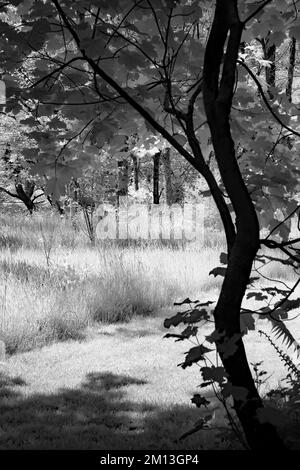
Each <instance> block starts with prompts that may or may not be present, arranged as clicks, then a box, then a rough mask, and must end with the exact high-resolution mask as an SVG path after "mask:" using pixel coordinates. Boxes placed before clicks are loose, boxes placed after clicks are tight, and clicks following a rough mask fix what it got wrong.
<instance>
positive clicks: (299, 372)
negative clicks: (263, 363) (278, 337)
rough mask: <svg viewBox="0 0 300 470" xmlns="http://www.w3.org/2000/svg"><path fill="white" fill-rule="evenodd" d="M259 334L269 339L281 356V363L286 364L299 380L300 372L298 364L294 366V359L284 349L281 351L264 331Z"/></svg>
mask: <svg viewBox="0 0 300 470" xmlns="http://www.w3.org/2000/svg"><path fill="white" fill-rule="evenodd" d="M258 333H259V334H260V335H263V336H265V338H267V340H268V341H269V343H270V344H271V345H272V346H273V348H274V349H275V351H276V352H277V354H278V355H279V357H280V359H281V361H282V362H283V363H284V364H285V366H286V367H287V369H288V371H289V372H290V373H292V374H293V375H294V376H295V377H296V378H297V379H298V380H299V379H300V370H299V369H298V367H297V366H296V364H294V362H293V361H292V359H291V358H290V356H289V355H288V354H286V353H285V352H284V351H283V350H282V349H280V348H279V347H278V346H277V345H276V344H275V343H274V341H273V340H272V338H271V337H270V336H269V335H268V334H267V333H265V332H264V331H261V330H259V331H258Z"/></svg>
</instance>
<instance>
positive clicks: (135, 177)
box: [132, 155, 140, 191]
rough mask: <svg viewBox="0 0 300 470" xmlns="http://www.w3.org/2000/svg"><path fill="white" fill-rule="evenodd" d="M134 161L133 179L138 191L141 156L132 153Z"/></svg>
mask: <svg viewBox="0 0 300 470" xmlns="http://www.w3.org/2000/svg"><path fill="white" fill-rule="evenodd" d="M132 163H133V181H134V189H135V190H136V191H138V190H139V166H140V162H139V158H138V157H137V156H136V155H132Z"/></svg>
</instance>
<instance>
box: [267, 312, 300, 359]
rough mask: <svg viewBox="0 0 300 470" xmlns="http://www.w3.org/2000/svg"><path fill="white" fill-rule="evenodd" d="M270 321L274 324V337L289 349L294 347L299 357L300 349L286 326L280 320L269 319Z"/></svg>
mask: <svg viewBox="0 0 300 470" xmlns="http://www.w3.org/2000/svg"><path fill="white" fill-rule="evenodd" d="M269 320H270V321H271V323H272V333H274V336H275V338H276V339H280V340H281V341H282V344H284V345H286V346H287V347H288V348H290V347H292V346H293V347H294V348H295V352H296V353H297V357H299V355H300V347H299V344H298V342H297V341H296V339H295V338H294V336H293V335H292V333H291V332H290V330H289V329H288V327H287V326H286V324H285V323H284V322H283V321H282V320H279V319H276V320H274V319H272V318H269Z"/></svg>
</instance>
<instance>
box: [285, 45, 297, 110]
mask: <svg viewBox="0 0 300 470" xmlns="http://www.w3.org/2000/svg"><path fill="white" fill-rule="evenodd" d="M295 59H296V38H291V39H290V57H289V68H288V81H287V86H286V95H287V97H288V99H289V102H290V103H291V102H292V99H293V81H294V71H295Z"/></svg>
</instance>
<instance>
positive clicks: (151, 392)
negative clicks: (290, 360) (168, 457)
mask: <svg viewBox="0 0 300 470" xmlns="http://www.w3.org/2000/svg"><path fill="white" fill-rule="evenodd" d="M163 318H164V316H159V317H157V318H151V319H150V318H148V319H138V320H133V321H132V322H131V323H128V324H117V325H104V326H99V327H98V328H97V329H93V330H91V331H90V332H88V334H87V337H86V338H85V339H83V340H82V341H72V342H67V343H58V344H53V345H51V346H47V347H44V348H42V349H40V350H34V351H31V352H28V353H22V354H17V355H15V356H12V357H10V358H8V359H7V361H6V362H5V364H2V365H1V371H2V374H1V389H0V408H1V409H0V416H1V423H0V448H1V449H12V448H13V449H32V448H33V449H39V448H43V449H45V448H50V449H75V448H76V449H78V448H79V449H80V448H84V449H90V448H96V449H111V450H112V449H128V448H129V449H130V448H132V449H139V448H141V449H165V450H167V449H201V447H203V448H215V446H216V443H215V440H214V431H201V432H200V433H198V434H197V435H194V436H192V437H189V438H188V439H186V440H185V441H183V442H182V441H181V442H178V437H179V436H180V435H181V434H182V433H183V432H185V431H187V430H188V429H189V428H190V427H191V426H192V424H193V423H194V422H195V421H196V420H197V419H199V417H200V416H201V413H203V412H202V411H199V410H198V409H197V408H195V406H194V405H192V404H191V402H190V399H191V397H192V395H193V393H194V392H197V391H198V392H199V389H197V385H198V384H199V383H200V382H201V374H200V372H198V371H197V368H196V366H194V367H191V368H187V369H186V370H182V368H180V367H176V365H177V364H178V363H180V362H182V360H183V357H184V356H183V353H184V352H185V351H187V350H188V349H189V347H188V344H187V343H181V342H176V343H174V342H173V341H172V340H170V339H162V338H163V335H164V334H165V332H166V330H165V329H164V328H163V326H162V323H163ZM208 333H209V329H207V331H206V332H204V334H208ZM247 343H248V350H249V354H250V360H252V361H256V360H264V361H265V362H264V366H265V368H266V369H267V370H269V372H271V373H272V374H273V375H272V377H271V379H270V380H271V382H272V383H273V384H276V382H277V380H278V378H279V376H280V374H281V375H283V374H284V371H283V370H282V368H281V365H280V361H279V359H277V358H276V356H274V354H273V351H272V350H271V349H270V347H269V345H268V344H266V342H265V341H264V340H263V339H262V338H260V337H259V335H258V334H256V333H252V334H251V335H250V336H249V339H248V342H247ZM217 421H218V418H217ZM224 445H227V444H226V443H225V444H224Z"/></svg>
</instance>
